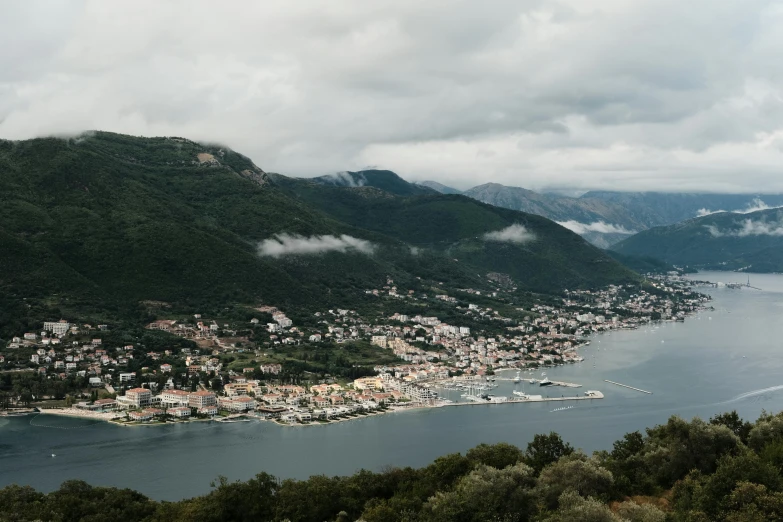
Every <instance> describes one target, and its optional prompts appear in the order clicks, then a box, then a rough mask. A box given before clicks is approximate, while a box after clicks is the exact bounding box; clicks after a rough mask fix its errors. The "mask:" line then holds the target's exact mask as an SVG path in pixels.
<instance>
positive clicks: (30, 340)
mask: <svg viewBox="0 0 783 522" xmlns="http://www.w3.org/2000/svg"><path fill="white" fill-rule="evenodd" d="M498 290H499V291H502V289H501V288H498ZM368 292H370V293H372V294H373V295H375V296H377V297H378V299H381V300H384V301H385V303H384V304H386V305H387V306H386V307H387V308H388V309H393V308H394V307H398V309H406V308H410V306H407V307H406V306H404V305H405V304H407V303H405V302H406V301H407V302H408V303H410V302H418V303H417V304H420V303H426V302H428V301H429V302H432V301H433V300H434V301H435V302H437V303H438V309H439V310H446V312H444V313H448V315H449V317H450V319H449V320H444V319H440V318H439V317H438V316H437V315H430V314H426V315H425V314H416V315H409V314H405V313H401V312H394V313H392V314H389V315H385V316H380V317H374V318H368V317H363V316H362V315H360V314H359V313H358V312H357V311H355V310H349V309H333V310H323V311H319V312H314V313H313V317H312V320H311V321H309V322H308V324H306V325H305V324H301V325H300V324H296V323H295V322H294V320H292V319H291V318H290V317H289V315H292V314H291V312H289V313H288V314H287V313H286V312H284V311H282V310H279V309H278V308H276V307H271V306H259V307H257V308H255V309H254V311H255V312H257V316H255V317H252V318H251V319H250V320H249V321H247V322H246V323H244V324H240V323H237V322H233V323H227V322H223V321H221V320H218V319H209V318H205V317H202V316H201V314H199V313H193V314H191V315H190V316H188V317H171V318H165V319H156V320H154V321H152V322H150V323H148V324H147V325H146V330H147V331H149V332H154V333H155V334H156V335H159V336H163V338H164V339H171V340H172V341H171V342H170V346H163V347H162V349H154V350H150V349H148V347H146V346H144V345H141V344H137V343H127V344H123V343H117V342H116V341H115V340H114V339H115V337H113V336H112V335H111V328H110V327H109V326H107V325H95V326H93V325H90V324H79V323H71V322H69V321H68V320H65V319H57V320H52V321H46V322H44V323H43V324H42V325H41V328H40V330H36V331H32V332H20V335H19V336H18V337H14V338H13V339H11V341H10V342H9V343H8V344H7V346H5V347H4V348H3V351H2V355H0V369H1V370H2V371H3V373H4V374H9V373H15V372H34V374H35V375H36V377H37V378H38V381H36V382H37V383H39V385H37V386H35V387H33V386H31V389H25V390H20V389H14V390H12V392H11V393H8V392H4V395H3V404H2V406H4V407H5V408H8V407H12V406H15V407H17V408H22V407H29V405H31V404H39V407H38V409H39V411H43V412H46V411H47V406H46V402H47V400H49V401H52V402H58V401H57V400H56V399H60V401H59V403H58V405H57V407H56V408H50V409H49V412H50V413H51V412H54V413H60V414H67V415H73V416H83V417H91V418H99V419H107V420H108V419H111V420H113V421H115V422H118V423H121V424H128V425H133V424H163V423H171V422H185V421H192V420H197V419H212V420H223V421H230V420H235V419H238V418H240V417H251V418H258V419H265V420H270V421H274V422H278V423H281V424H285V425H304V424H327V423H331V422H336V421H341V420H348V419H352V418H358V417H362V416H367V415H377V414H379V413H384V412H391V411H399V410H401V409H402V410H404V409H410V408H417V407H433V406H443V405H446V404H448V403H450V402H451V401H448V400H446V399H444V398H443V397H441V396H440V395H439V394H438V388H440V387H446V388H448V387H450V386H454V385H455V383H461V384H459V385H460V386H463V385H464V386H473V385H476V386H479V385H482V386H483V385H485V383H486V382H487V381H488V380H490V379H491V378H492V376H493V375H496V374H497V372H499V371H502V370H517V371H524V370H533V369H546V368H548V367H553V366H557V365H562V364H568V363H578V362H581V361H583V360H584V357H583V356H582V355H580V347H581V346H583V345H585V344H587V343H589V339H590V338H591V336H592V335H594V334H596V333H601V332H609V331H612V330H622V329H636V328H638V327H640V326H641V325H644V324H647V323H650V322H654V321H683V320H684V319H685V317H686V316H687V315H689V314H692V313H694V312H697V311H698V310H700V309H702V308H703V307H705V306H706V303H707V301H708V298H707V297H706V296H704V295H702V294H699V293H697V292H695V291H693V289H692V288H691V286H690V285H689V284H688V283H687V282H685V281H683V280H680V279H679V278H677V277H673V276H659V277H655V278H651V279H650V280H649V281H648V284H647V285H646V286H645V287H644V288H642V287H640V286H635V287H630V286H626V287H623V286H610V287H608V288H605V289H602V290H596V291H590V290H573V291H566V292H565V293H564V295H563V296H562V298H560V299H559V302H551V301H550V302H548V303H546V304H544V303H539V304H534V305H532V306H529V307H510V306H508V305H504V304H503V303H502V302H500V301H497V302H498V303H500V306H498V305H496V306H487V305H486V304H485V303H487V302H492V303H494V302H496V301H492V300H491V299H487V298H486V297H487V296H483V295H482V292H480V291H477V290H472V289H465V290H460V291H459V292H458V293H455V295H447V294H435V295H430V296H421V295H415V294H414V293H413V292H406V291H404V290H403V289H400V288H398V287H397V286H395V284H394V281H393V280H391V279H388V280H387V284H386V285H385V286H384V287H383V288H381V289H370V290H368ZM488 297H490V298H497V293H495V295H490V296H488ZM479 303H480V304H479ZM444 307H445V308H444ZM422 308H423V309H428V307H427V306H426V305H425V306H422ZM174 341H177V342H174ZM164 344H165V343H164ZM354 345H361V346H364V350H365V351H367V352H368V353H371V354H376V355H378V356H383V357H384V359H383V360H384V361H386V362H384V363H383V364H375V365H373V366H372V367H370V368H361V370H362V371H363V372H364V373H366V375H361V376H359V377H356V378H348V377H345V376H342V377H341V376H336V375H330V374H321V375H319V374H316V373H314V372H310V373H308V372H303V373H300V374H298V375H297V376H296V377H292V374H291V372H289V371H288V370H287V368H288V367H289V366H290V365H291V364H292V363H291V361H290V360H289V358H288V357H287V355H286V354H287V353H288V352H287V350H291V349H294V348H296V349H298V350H305V351H306V352H305V353H306V354H309V353H312V354H313V355H312V357H313V358H315V357H317V355H318V353H319V351H321V352H323V351H325V350H327V349H331V350H337V351H340V350H348V349H349V347H351V346H354ZM327 347H328V348H327ZM65 382H67V383H70V388H71V389H68V390H66V392H64V393H63V392H62V390H63V389H64V388H63V387H62V383H65ZM40 383H45V384H48V385H50V386H49V387H48V388H47V387H46V386H43V385H40ZM58 383H60V388H56V385H57V384H58ZM33 384H35V382H34V383H33ZM52 386H54V387H55V389H59V390H61V391H60V392H53V393H52V392H50V393H48V394H47V390H49V389H50V388H51V387H52ZM591 393H593V394H596V393H599V392H591ZM58 394H59V395H60V397H57V396H56V395H58ZM63 396H64V397H63ZM592 396H593V397H595V396H596V395H592ZM476 397H478V396H476ZM525 397H526V398H530V397H528V396H525ZM476 400H478V399H476Z"/></svg>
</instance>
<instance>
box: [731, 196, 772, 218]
mask: <svg viewBox="0 0 783 522" xmlns="http://www.w3.org/2000/svg"><path fill="white" fill-rule="evenodd" d="M772 208H781V207H771V206H769V205H767V204H766V203H764V202H763V201H762V200H761V198H756V199H754V200H753V201H752V202H750V203H749V204H748V206H747V207H746V208H745V209H743V210H738V211H737V212H738V213H740V214H750V213H751V212H758V211H759V210H769V209H772Z"/></svg>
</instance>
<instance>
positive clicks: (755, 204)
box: [696, 198, 783, 217]
mask: <svg viewBox="0 0 783 522" xmlns="http://www.w3.org/2000/svg"><path fill="white" fill-rule="evenodd" d="M773 208H783V207H780V206H777V207H773V206H770V205H767V204H766V203H764V201H763V200H762V199H761V198H754V199H753V200H752V201H751V202H750V203H748V205H747V206H746V207H745V208H742V209H738V210H729V211H728V212H731V213H732V214H750V213H751V212H758V211H760V210H770V209H773ZM720 212H727V211H726V210H708V209H706V208H702V209H699V211H698V212H696V217H704V216H709V215H712V214H718V213H720Z"/></svg>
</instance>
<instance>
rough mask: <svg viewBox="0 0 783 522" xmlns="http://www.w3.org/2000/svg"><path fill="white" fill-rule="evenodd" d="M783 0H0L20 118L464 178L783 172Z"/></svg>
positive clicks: (586, 185)
mask: <svg viewBox="0 0 783 522" xmlns="http://www.w3.org/2000/svg"><path fill="white" fill-rule="evenodd" d="M780 27H783V4H781V3H780V2H775V1H766V0H688V1H682V0H634V1H627V0H512V1H505V0H492V1H488V2H476V1H462V0H427V1H426V2H421V1H420V0H418V1H407V0H394V1H386V0H373V1H371V2H368V1H366V0H357V1H353V0H351V1H348V0H330V1H328V2H320V1H319V2H310V1H307V0H299V1H296V2H291V1H290V0H285V1H277V0H264V1H263V2H251V1H239V0H237V1H233V2H220V3H218V2H213V1H199V0H187V1H176V0H167V1H166V2H160V1H144V0H134V1H125V0H112V1H111V2H107V1H104V0H98V1H88V0H83V1H77V0H73V1H58V0H49V1H47V2H3V3H2V4H0V138H4V139H28V138H32V137H37V136H49V135H72V134H77V133H79V132H81V131H85V130H91V129H98V130H106V131H114V132H120V133H127V134H134V135H145V136H183V137H187V138H191V139H195V140H203V141H209V142H213V143H215V142H216V143H221V144H225V145H227V146H229V147H231V148H232V149H234V150H237V151H239V152H242V153H243V154H245V155H247V156H249V157H251V158H252V159H253V161H254V162H255V163H256V164H257V165H258V166H260V167H261V168H263V169H264V170H266V171H269V172H279V173H282V174H287V175H293V176H316V175H323V174H328V173H334V172H339V171H345V170H359V169H362V168H366V167H378V168H385V169H390V170H394V171H395V172H397V173H398V174H400V175H401V176H403V177H404V178H406V179H408V180H413V181H416V180H419V181H421V180H427V179H431V180H436V181H439V182H441V183H444V184H447V185H451V186H454V187H457V188H460V189H466V188H469V187H471V186H474V185H478V184H482V183H486V182H490V181H492V182H496V183H502V184H505V185H512V186H521V187H526V188H531V189H538V190H542V189H560V190H588V189H604V190H659V191H708V192H747V193H764V192H783V176H781V175H780V172H781V171H783V92H782V90H783V60H781V59H780V57H781V56H783V31H781V30H780Z"/></svg>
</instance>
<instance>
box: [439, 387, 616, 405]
mask: <svg viewBox="0 0 783 522" xmlns="http://www.w3.org/2000/svg"><path fill="white" fill-rule="evenodd" d="M603 398H604V394H603V393H601V392H600V391H596V390H588V391H586V392H585V394H584V395H577V396H574V397H542V396H540V395H529V396H528V398H525V399H516V398H509V399H508V400H505V401H503V402H492V401H469V402H450V403H447V404H443V405H442V406H475V405H477V404H495V405H497V404H522V403H528V402H562V401H588V400H593V399H603Z"/></svg>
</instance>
